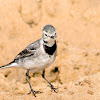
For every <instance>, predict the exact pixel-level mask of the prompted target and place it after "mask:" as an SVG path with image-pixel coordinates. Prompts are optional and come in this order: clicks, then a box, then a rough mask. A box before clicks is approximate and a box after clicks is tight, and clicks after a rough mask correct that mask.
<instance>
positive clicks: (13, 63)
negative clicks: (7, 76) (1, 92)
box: [0, 60, 17, 69]
mask: <svg viewBox="0 0 100 100" xmlns="http://www.w3.org/2000/svg"><path fill="white" fill-rule="evenodd" d="M16 65H17V64H16V62H15V60H13V61H12V62H10V63H9V64H7V65H4V66H2V67H0V69H3V68H8V67H16Z"/></svg>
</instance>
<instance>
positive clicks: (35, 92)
mask: <svg viewBox="0 0 100 100" xmlns="http://www.w3.org/2000/svg"><path fill="white" fill-rule="evenodd" d="M31 92H32V93H33V95H34V96H35V97H36V95H35V94H37V93H43V92H40V91H34V90H33V89H31V91H30V92H29V93H27V94H30V93H31Z"/></svg>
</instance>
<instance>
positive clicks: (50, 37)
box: [42, 31, 57, 47]
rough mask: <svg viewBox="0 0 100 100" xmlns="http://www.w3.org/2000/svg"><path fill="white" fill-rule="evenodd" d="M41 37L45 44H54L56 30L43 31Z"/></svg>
mask: <svg viewBox="0 0 100 100" xmlns="http://www.w3.org/2000/svg"><path fill="white" fill-rule="evenodd" d="M42 37H43V40H44V41H45V44H46V45H48V46H49V47H50V46H52V45H54V43H55V40H56V37H57V36H56V32H52V33H51V34H50V33H47V32H45V31H43V36H42Z"/></svg>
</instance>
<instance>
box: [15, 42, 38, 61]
mask: <svg viewBox="0 0 100 100" xmlns="http://www.w3.org/2000/svg"><path fill="white" fill-rule="evenodd" d="M39 46H40V40H37V41H35V42H33V43H31V44H30V45H29V46H27V47H26V48H25V49H24V50H23V51H21V52H20V53H19V54H18V55H17V56H16V57H15V60H18V59H21V58H25V57H29V56H31V55H34V54H35V52H36V50H37V49H38V48H39Z"/></svg>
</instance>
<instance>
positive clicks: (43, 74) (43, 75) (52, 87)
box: [42, 70, 58, 93]
mask: <svg viewBox="0 0 100 100" xmlns="http://www.w3.org/2000/svg"><path fill="white" fill-rule="evenodd" d="M42 77H43V78H44V79H45V80H46V81H47V82H48V83H49V84H50V87H51V89H52V90H54V92H56V93H57V91H56V90H57V89H58V88H54V86H53V85H52V84H51V83H50V82H49V81H48V80H47V79H46V78H45V70H43V73H42Z"/></svg>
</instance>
